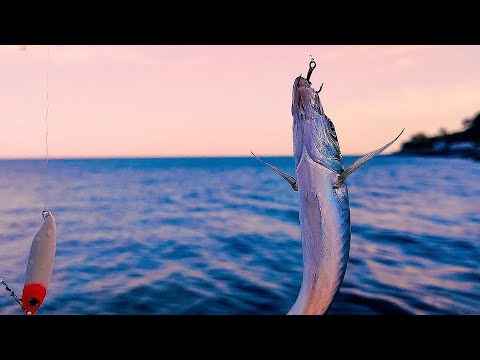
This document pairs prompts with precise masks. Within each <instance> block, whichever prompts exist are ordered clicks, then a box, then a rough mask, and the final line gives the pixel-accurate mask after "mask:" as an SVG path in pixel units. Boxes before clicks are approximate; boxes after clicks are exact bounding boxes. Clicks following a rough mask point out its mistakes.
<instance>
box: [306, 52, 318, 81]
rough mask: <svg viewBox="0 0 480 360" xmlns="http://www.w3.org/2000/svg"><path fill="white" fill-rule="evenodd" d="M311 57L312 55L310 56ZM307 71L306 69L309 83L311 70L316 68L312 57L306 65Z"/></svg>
mask: <svg viewBox="0 0 480 360" xmlns="http://www.w3.org/2000/svg"><path fill="white" fill-rule="evenodd" d="M310 57H312V55H310ZM308 66H309V69H308V74H307V81H308V82H310V76H312V72H313V69H315V68H316V67H317V63H316V62H315V60H314V59H313V57H312V60H310V63H309V64H308Z"/></svg>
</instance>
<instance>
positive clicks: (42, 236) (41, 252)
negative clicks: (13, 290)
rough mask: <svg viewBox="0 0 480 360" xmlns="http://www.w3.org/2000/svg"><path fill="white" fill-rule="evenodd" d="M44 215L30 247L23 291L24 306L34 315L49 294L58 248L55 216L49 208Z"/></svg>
mask: <svg viewBox="0 0 480 360" xmlns="http://www.w3.org/2000/svg"><path fill="white" fill-rule="evenodd" d="M42 215H43V218H44V220H43V223H42V225H41V226H40V229H39V230H38V231H37V233H36V234H35V237H34V238H33V242H32V246H31V248H30V256H29V258H28V264H27V271H26V274H25V284H24V286H23V293H22V307H23V308H24V310H25V311H27V312H30V313H31V314H32V315H33V314H35V313H36V312H37V311H38V309H39V308H40V306H42V303H43V300H44V299H45V295H46V294H47V289H48V286H49V285H50V279H51V277H52V272H53V262H54V259H55V250H56V232H57V229H56V224H55V218H54V217H53V215H52V213H51V212H50V211H49V210H45V211H43V213H42Z"/></svg>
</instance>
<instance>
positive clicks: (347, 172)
mask: <svg viewBox="0 0 480 360" xmlns="http://www.w3.org/2000/svg"><path fill="white" fill-rule="evenodd" d="M404 131H405V129H403V130H402V132H401V133H400V134H399V135H398V136H397V137H396V138H395V139H393V140H392V141H390V142H389V143H388V144H386V145H384V146H382V147H381V148H380V149H377V150H374V151H372V152H370V153H368V154H366V155H364V156H362V157H361V158H359V159H357V160H355V162H354V163H353V164H352V165H350V166H349V167H348V168H346V169H345V171H343V172H342V173H341V174H340V175H339V176H338V179H337V181H336V182H335V185H334V187H339V186H340V185H342V184H343V182H344V181H345V180H346V179H347V177H348V176H349V175H351V174H352V173H353V172H354V171H356V170H357V169H358V168H359V167H360V166H362V165H365V164H366V163H367V162H369V161H370V160H372V159H373V158H374V157H375V156H377V155H379V154H380V153H381V152H383V151H384V150H385V149H387V148H388V147H389V146H390V145H392V144H393V143H394V142H395V141H397V139H398V138H399V137H400V135H402V134H403V132H404Z"/></svg>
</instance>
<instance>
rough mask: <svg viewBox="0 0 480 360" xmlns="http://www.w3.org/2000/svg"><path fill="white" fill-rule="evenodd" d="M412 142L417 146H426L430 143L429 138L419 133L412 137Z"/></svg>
mask: <svg viewBox="0 0 480 360" xmlns="http://www.w3.org/2000/svg"><path fill="white" fill-rule="evenodd" d="M410 142H411V143H412V144H416V145H420V144H425V143H427V142H428V136H427V135H425V134H424V133H422V132H419V133H417V134H415V135H413V136H412V139H411V140H410Z"/></svg>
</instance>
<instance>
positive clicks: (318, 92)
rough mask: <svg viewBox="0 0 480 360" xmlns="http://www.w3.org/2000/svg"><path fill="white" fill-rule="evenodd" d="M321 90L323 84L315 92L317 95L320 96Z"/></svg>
mask: <svg viewBox="0 0 480 360" xmlns="http://www.w3.org/2000/svg"><path fill="white" fill-rule="evenodd" d="M322 88H323V83H322V85H321V86H320V89H318V91H315V92H316V93H317V94H320V91H322Z"/></svg>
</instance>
